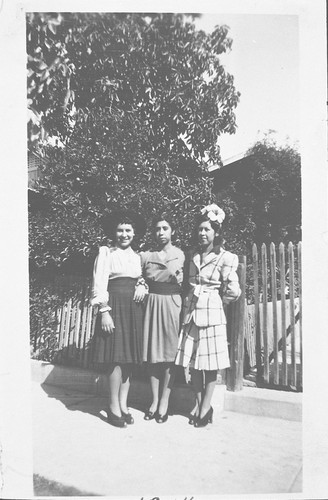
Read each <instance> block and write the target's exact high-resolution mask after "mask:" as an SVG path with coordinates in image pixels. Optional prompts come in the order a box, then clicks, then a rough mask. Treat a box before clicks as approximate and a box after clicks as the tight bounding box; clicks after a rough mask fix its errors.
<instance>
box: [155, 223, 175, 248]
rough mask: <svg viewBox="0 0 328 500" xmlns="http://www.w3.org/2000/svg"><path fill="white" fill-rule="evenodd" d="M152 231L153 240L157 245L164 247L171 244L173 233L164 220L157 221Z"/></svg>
mask: <svg viewBox="0 0 328 500" xmlns="http://www.w3.org/2000/svg"><path fill="white" fill-rule="evenodd" d="M154 230H155V239H156V241H157V243H158V244H159V245H161V246H165V245H167V244H168V243H171V238H172V234H173V231H172V228H171V226H170V224H169V223H168V222H166V220H161V221H158V222H157V223H156V226H155V228H154Z"/></svg>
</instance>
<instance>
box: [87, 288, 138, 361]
mask: <svg viewBox="0 0 328 500" xmlns="http://www.w3.org/2000/svg"><path fill="white" fill-rule="evenodd" d="M136 281H137V280H136V279H134V278H116V279H113V280H110V281H109V286H108V294H109V302H108V304H109V306H110V307H111V309H112V310H111V311H110V314H111V316H112V318H113V322H114V326H115V329H114V332H113V333H104V332H103V331H102V329H101V315H100V314H99V315H98V317H97V320H96V325H95V335H94V339H93V340H94V346H93V361H94V363H96V364H112V363H114V364H115V363H117V364H126V363H133V364H139V363H142V345H143V341H142V320H143V306H142V304H137V303H136V302H134V300H133V296H134V292H135V285H136Z"/></svg>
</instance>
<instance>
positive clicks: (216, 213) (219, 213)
mask: <svg viewBox="0 0 328 500" xmlns="http://www.w3.org/2000/svg"><path fill="white" fill-rule="evenodd" d="M200 213H201V214H202V215H205V214H206V215H207V217H208V218H209V220H210V221H212V222H218V223H219V224H222V222H223V221H224V219H225V213H224V211H223V210H222V208H220V207H218V206H217V205H216V204H215V203H211V205H207V206H206V207H204V208H202V209H201V211H200Z"/></svg>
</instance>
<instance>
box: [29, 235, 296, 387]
mask: <svg viewBox="0 0 328 500" xmlns="http://www.w3.org/2000/svg"><path fill="white" fill-rule="evenodd" d="M301 248H302V247H301V243H299V244H298V245H297V246H296V247H294V246H293V245H292V244H291V243H289V244H288V246H287V248H285V246H284V245H283V244H282V243H281V244H280V245H279V248H278V251H277V250H276V248H275V245H274V244H273V243H271V244H270V245H269V255H268V251H267V247H266V245H264V244H263V245H262V247H261V248H260V251H258V249H257V246H256V245H255V244H254V245H253V249H252V257H253V259H252V260H253V262H252V275H253V280H252V283H251V284H252V285H253V288H254V294H253V303H248V304H246V290H245V289H246V259H245V257H240V263H239V268H238V274H239V279H240V282H241V285H242V296H241V298H240V299H239V300H238V301H237V302H236V303H235V304H232V305H231V306H229V308H228V311H227V319H228V339H229V343H230V358H231V368H230V369H229V370H227V373H226V377H225V379H226V381H227V386H228V388H230V390H240V389H241V388H242V385H243V374H244V371H245V368H246V367H245V363H244V354H245V352H244V351H246V353H247V363H248V365H249V366H248V367H250V368H251V369H253V370H255V371H256V378H257V385H260V386H263V385H264V386H273V387H276V388H284V389H286V388H287V389H293V390H295V389H296V390H301V389H302V286H301V272H302V270H301ZM295 264H296V265H295ZM248 278H249V277H248ZM54 289H55V291H56V294H57V296H59V297H63V299H62V300H61V301H60V305H59V306H58V305H57V306H56V307H55V308H54V310H53V315H54V319H55V322H54V323H55V328H56V339H57V346H56V356H55V360H54V361H55V362H56V363H59V364H64V365H69V366H78V367H83V368H97V367H95V366H94V364H93V362H92V338H93V335H94V328H95V320H96V313H95V310H94V308H92V306H91V305H90V302H89V299H90V295H91V278H86V277H79V278H78V277H72V276H65V277H63V276H62V277H60V278H57V279H55V282H54ZM67 290H70V292H69V294H68V293H67ZM248 302H249V300H248ZM36 330H37V329H36ZM40 336H41V333H40V332H38V331H35V335H34V338H35V344H34V345H35V346H37V343H38V339H39V338H40Z"/></svg>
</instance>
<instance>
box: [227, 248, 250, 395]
mask: <svg viewBox="0 0 328 500" xmlns="http://www.w3.org/2000/svg"><path fill="white" fill-rule="evenodd" d="M237 273H238V277H239V283H240V288H241V295H240V297H239V299H238V300H237V301H236V302H234V303H232V304H230V305H229V306H228V311H227V321H228V324H227V328H228V333H229V338H230V368H228V369H227V389H228V391H241V390H242V388H243V375H244V317H245V296H246V294H245V288H246V256H244V255H243V256H242V257H239V266H238V270H237Z"/></svg>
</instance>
